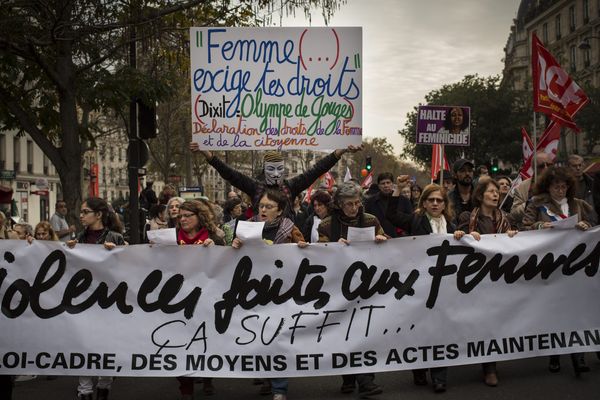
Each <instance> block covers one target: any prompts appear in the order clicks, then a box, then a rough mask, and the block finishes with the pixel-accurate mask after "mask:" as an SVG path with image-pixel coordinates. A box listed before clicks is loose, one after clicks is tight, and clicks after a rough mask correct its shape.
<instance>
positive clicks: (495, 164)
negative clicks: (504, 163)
mask: <svg viewBox="0 0 600 400" xmlns="http://www.w3.org/2000/svg"><path fill="white" fill-rule="evenodd" d="M491 170H492V174H497V173H498V171H499V170H500V168H498V159H497V158H492V163H491Z"/></svg>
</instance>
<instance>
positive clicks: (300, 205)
mask: <svg viewBox="0 0 600 400" xmlns="http://www.w3.org/2000/svg"><path fill="white" fill-rule="evenodd" d="M191 150H192V151H199V150H198V147H197V146H196V145H194V144H192V145H191ZM357 150H359V148H354V147H349V148H348V149H340V150H336V151H335V152H332V153H331V154H329V155H328V156H326V157H324V158H323V159H321V160H320V161H318V162H317V163H316V164H315V165H314V166H313V167H312V168H311V169H309V170H308V171H306V172H304V173H303V174H301V175H299V176H297V177H294V178H292V179H289V180H288V179H285V166H284V159H283V157H282V155H281V153H277V152H267V153H266V155H265V157H264V169H263V173H262V174H261V175H260V176H259V177H257V178H253V177H248V176H246V175H244V174H242V173H240V172H238V171H236V170H234V169H232V168H231V167H230V166H229V165H227V164H226V163H224V162H222V161H221V160H219V159H218V158H217V157H216V156H214V155H213V154H211V153H210V152H207V151H203V152H201V153H202V155H203V156H204V157H205V158H206V160H207V161H208V163H209V164H210V165H211V166H212V167H214V168H215V169H216V170H217V172H218V173H219V174H220V175H221V176H222V177H223V178H224V179H226V180H227V181H228V182H229V183H230V184H231V185H233V186H234V187H235V188H236V189H237V190H238V191H231V192H230V193H229V194H228V196H227V200H226V201H225V202H224V203H221V204H218V203H217V202H213V201H210V199H207V198H200V199H193V200H186V199H184V198H181V197H178V196H177V191H176V189H175V188H174V187H171V186H169V185H167V187H165V189H164V190H163V191H162V192H161V193H160V194H158V195H157V194H156V193H155V192H154V191H153V189H152V183H149V184H147V186H146V188H145V189H144V190H143V191H142V192H141V194H140V205H141V207H142V208H143V209H145V210H147V211H148V218H147V219H146V223H145V226H144V229H143V230H142V231H143V238H142V241H143V242H146V243H147V242H148V236H147V233H148V231H152V230H158V229H166V228H175V232H176V240H177V244H179V245H201V246H213V245H220V246H231V247H233V248H235V249H239V248H240V247H242V245H243V242H242V240H240V239H239V238H238V237H237V236H236V227H237V224H238V221H242V220H248V221H259V222H264V228H263V231H262V239H263V240H264V241H265V242H267V243H269V244H274V245H276V244H279V243H297V244H298V245H299V246H301V247H305V246H308V244H309V243H316V242H341V243H345V244H347V245H350V242H349V240H348V236H347V233H348V228H349V227H362V228H366V227H372V228H373V229H374V240H375V242H383V241H386V240H388V239H389V238H396V237H402V236H418V235H431V234H434V235H438V234H452V235H453V237H454V240H461V238H463V237H464V236H465V235H471V236H472V237H473V238H474V239H475V240H480V239H481V235H485V234H498V233H506V234H507V235H508V236H509V237H514V236H515V235H517V234H518V231H519V230H537V229H552V227H553V223H554V222H556V221H559V220H561V219H564V218H568V217H571V216H575V215H576V216H577V219H578V221H577V224H576V229H580V230H587V229H589V228H590V227H592V226H594V225H596V223H597V215H598V208H599V203H600V193H599V192H600V188H599V186H600V185H595V184H594V181H593V179H592V178H591V177H590V176H588V175H586V174H584V173H583V159H582V158H581V157H579V156H576V155H573V156H571V157H569V159H568V161H567V162H566V163H565V164H566V165H565V166H558V165H554V163H553V160H552V159H551V158H550V157H548V155H547V154H543V153H541V154H539V155H538V156H537V171H536V172H537V181H535V182H534V180H525V181H523V182H522V183H520V184H519V185H518V186H516V187H514V185H513V180H512V179H511V177H508V176H496V177H491V176H489V175H488V170H487V168H483V167H479V168H477V171H478V172H479V174H478V176H474V172H475V165H474V164H473V163H472V162H471V161H469V160H466V159H459V160H457V161H455V162H454V163H453V168H452V171H443V172H442V171H440V172H441V173H443V179H442V178H441V176H440V175H441V173H439V174H438V177H437V180H436V181H435V182H433V183H430V184H428V185H426V186H424V187H421V186H419V185H418V184H417V183H416V182H415V181H414V180H411V179H410V178H409V177H408V176H407V175H400V176H396V177H395V176H394V175H392V174H391V173H389V172H382V173H380V174H378V176H377V183H376V184H374V185H373V187H371V188H370V189H369V190H368V191H365V190H363V188H361V187H360V185H358V184H357V183H356V182H354V181H352V180H351V181H348V182H344V183H340V184H339V185H338V186H335V187H333V188H327V189H323V190H316V191H314V192H312V193H311V195H310V197H308V196H305V192H304V191H305V190H306V189H307V188H308V187H309V186H310V185H311V184H312V183H313V182H314V181H315V180H316V179H317V178H318V177H319V176H321V175H322V174H323V173H325V172H326V171H328V170H329V169H330V168H331V167H333V166H334V165H335V163H336V162H337V161H338V160H339V159H340V157H341V156H342V155H343V154H344V153H345V152H348V151H350V152H354V151H357ZM598 183H599V184H600V182H598ZM366 194H368V196H367V195H366ZM594 202H595V203H594ZM116 211H119V209H117V210H116ZM66 215H67V208H66V203H65V202H64V201H58V202H57V203H56V212H55V214H54V215H53V216H52V217H51V218H50V220H49V221H42V222H40V223H39V224H38V225H37V226H36V227H35V229H34V228H33V227H31V226H30V225H28V224H27V223H26V222H19V223H16V224H12V225H10V224H9V219H7V217H6V216H5V215H4V214H3V213H1V212H0V238H1V239H21V240H27V241H29V242H30V243H32V242H33V241H34V240H54V241H59V240H60V241H63V242H65V243H66V245H67V246H69V247H74V246H76V245H77V243H87V244H101V245H103V246H104V248H106V249H107V250H111V249H113V248H115V247H116V246H123V245H127V242H126V236H124V224H123V216H122V215H120V213H118V212H115V209H113V208H112V207H111V206H110V205H109V204H108V203H107V202H106V201H105V200H103V199H99V198H88V199H86V200H85V201H84V202H83V204H82V205H81V209H80V221H79V222H80V226H81V229H79V231H77V229H76V227H75V225H73V224H69V223H67V221H66V219H65V217H66ZM599 357H600V355H599ZM571 361H572V365H573V368H574V371H575V374H576V375H579V374H580V373H583V372H586V371H589V367H587V365H586V364H585V359H584V355H583V354H572V355H571ZM482 368H483V382H484V383H485V384H486V385H488V386H496V385H498V383H499V381H498V375H497V367H496V363H484V364H482ZM548 368H549V370H550V372H558V371H559V370H560V359H559V357H558V356H552V357H550V361H549V367H548ZM450 369H451V367H450ZM448 370H449V368H448V367H441V368H431V370H430V378H431V383H432V387H433V390H434V391H435V392H437V393H441V392H444V391H446V385H447V376H448ZM412 372H413V379H414V383H415V384H416V385H427V384H428V381H427V370H423V369H420V370H414V371H412ZM112 380H113V379H112V378H111V377H100V378H98V379H97V384H96V390H95V393H96V397H95V398H96V399H98V400H105V399H108V397H109V393H110V388H111V383H112ZM178 380H179V383H180V395H181V399H188V400H189V399H192V398H193V395H194V383H195V381H196V379H194V378H190V377H180V378H178ZM12 381H13V378H11V377H9V376H7V375H0V398H2V399H10V398H11V397H10V396H11V390H12ZM201 381H202V382H203V393H204V395H211V394H214V393H215V390H217V389H218V388H215V386H213V382H212V379H211V378H209V377H205V378H202V379H201ZM255 381H258V382H255V383H260V384H261V387H260V393H261V394H266V395H272V398H273V400H285V399H286V398H287V391H288V379H287V378H273V379H265V380H255ZM93 382H94V380H93V379H92V377H80V379H79V386H78V388H77V393H78V394H77V397H78V398H79V399H85V400H91V399H93V398H94V397H93V394H94V383H93ZM341 391H342V392H343V393H353V392H355V391H358V393H359V395H361V396H373V395H377V394H379V393H381V392H382V388H381V387H380V386H379V385H377V383H376V382H375V375H374V374H355V375H344V376H342V384H341Z"/></svg>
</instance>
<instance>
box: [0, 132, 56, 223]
mask: <svg viewBox="0 0 600 400" xmlns="http://www.w3.org/2000/svg"><path fill="white" fill-rule="evenodd" d="M0 185H1V186H2V187H3V188H5V189H8V188H10V190H12V196H11V197H12V199H10V198H8V197H7V199H8V200H12V201H11V202H10V203H8V202H7V203H3V204H2V205H0V207H1V208H2V209H3V211H4V212H5V213H7V214H10V215H13V216H18V217H19V220H22V221H25V222H27V223H29V224H31V225H32V226H35V225H36V224H37V223H38V222H40V221H44V220H48V219H49V218H50V216H52V214H53V213H54V204H55V203H56V200H57V199H59V198H61V197H62V192H61V187H60V179H59V177H58V174H57V173H56V169H55V168H54V166H53V165H52V163H51V162H50V160H49V159H48V157H46V156H45V155H44V154H43V152H42V150H41V149H40V148H39V147H38V146H37V145H36V144H35V142H34V141H33V139H31V137H30V136H29V135H27V134H18V133H17V132H16V131H8V132H2V133H1V134H0Z"/></svg>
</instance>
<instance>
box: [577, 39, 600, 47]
mask: <svg viewBox="0 0 600 400" xmlns="http://www.w3.org/2000/svg"><path fill="white" fill-rule="evenodd" d="M589 39H600V36H594V35H591V36H586V37H584V38H583V40H582V41H581V43H579V44H578V45H577V47H578V48H579V49H581V50H589V49H591V48H592V46H590V41H589Z"/></svg>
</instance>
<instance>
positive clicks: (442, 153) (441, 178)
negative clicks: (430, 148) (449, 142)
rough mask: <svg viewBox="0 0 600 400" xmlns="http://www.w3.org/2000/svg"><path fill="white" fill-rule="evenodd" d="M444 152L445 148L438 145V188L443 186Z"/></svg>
mask: <svg viewBox="0 0 600 400" xmlns="http://www.w3.org/2000/svg"><path fill="white" fill-rule="evenodd" d="M445 151H446V147H445V146H444V145H443V144H441V145H440V182H439V185H440V186H444V152H445Z"/></svg>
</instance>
